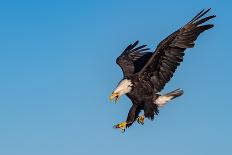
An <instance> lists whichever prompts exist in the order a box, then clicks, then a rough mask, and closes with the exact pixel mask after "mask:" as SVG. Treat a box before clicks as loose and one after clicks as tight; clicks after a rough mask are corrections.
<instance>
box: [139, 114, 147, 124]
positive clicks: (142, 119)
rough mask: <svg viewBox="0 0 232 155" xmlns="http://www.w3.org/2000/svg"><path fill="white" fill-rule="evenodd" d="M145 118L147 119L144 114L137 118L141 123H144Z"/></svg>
mask: <svg viewBox="0 0 232 155" xmlns="http://www.w3.org/2000/svg"><path fill="white" fill-rule="evenodd" d="M144 120H145V116H144V115H142V116H139V117H138V118H137V122H138V123H139V124H141V125H143V124H144Z"/></svg>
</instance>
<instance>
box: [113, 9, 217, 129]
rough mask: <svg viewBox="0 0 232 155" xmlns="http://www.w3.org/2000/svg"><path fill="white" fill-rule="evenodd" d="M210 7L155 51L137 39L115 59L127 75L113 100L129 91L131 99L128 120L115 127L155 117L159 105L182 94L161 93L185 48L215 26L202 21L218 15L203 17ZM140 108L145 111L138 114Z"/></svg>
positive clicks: (120, 83) (125, 126)
mask: <svg viewBox="0 0 232 155" xmlns="http://www.w3.org/2000/svg"><path fill="white" fill-rule="evenodd" d="M209 10H210V9H208V10H206V11H205V10H202V11H200V12H199V13H198V14H197V15H196V16H195V17H194V18H193V19H192V20H191V21H189V22H188V23H187V24H185V25H184V26H183V27H181V28H180V29H178V30H177V31H175V32H174V33H172V34H171V35H169V36H168V37H167V38H165V39H164V40H163V41H161V42H160V43H159V44H158V46H157V48H156V50H155V51H154V52H149V50H150V49H149V48H147V47H146V46H147V45H141V46H138V44H139V41H136V42H135V43H133V44H130V45H129V46H128V47H127V48H126V49H125V50H124V51H123V52H122V54H121V55H120V56H119V57H118V58H117V60H116V63H117V64H118V65H119V66H120V67H121V69H122V71H123V75H124V78H123V79H122V80H121V81H120V82H119V84H118V86H117V88H116V89H115V90H114V91H113V93H112V95H111V96H110V100H114V101H115V102H117V101H118V99H119V97H120V96H122V95H124V94H126V95H127V96H128V97H129V98H130V100H131V101H132V107H131V109H130V111H129V113H128V117H127V119H126V121H124V122H122V123H119V124H117V125H115V126H114V128H119V129H121V130H122V131H125V129H126V128H127V127H129V126H131V125H132V124H133V123H134V122H135V121H136V120H137V121H138V123H140V124H143V123H144V119H145V118H149V119H152V120H153V119H154V116H155V115H158V113H159V107H162V106H164V105H165V104H166V103H167V102H169V101H170V100H172V99H174V98H176V97H178V96H181V95H182V94H183V90H180V89H177V90H174V91H172V92H170V93H167V94H165V95H160V94H159V93H160V91H161V90H162V89H163V88H164V86H165V84H166V83H168V82H169V81H170V79H171V78H172V77H173V74H174V72H175V71H176V69H177V67H178V66H179V65H180V63H181V62H182V61H183V56H184V54H185V53H184V52H185V50H186V49H187V48H193V47H194V45H195V41H196V39H197V37H198V36H199V35H200V34H201V33H202V32H204V31H205V30H208V29H210V28H212V27H213V26H214V25H212V24H205V25H202V24H203V23H205V22H206V21H208V20H210V19H212V18H214V17H216V16H215V15H212V16H208V17H205V18H203V16H204V15H205V14H206V13H207V12H209ZM141 110H143V111H144V115H141V116H139V113H140V111H141Z"/></svg>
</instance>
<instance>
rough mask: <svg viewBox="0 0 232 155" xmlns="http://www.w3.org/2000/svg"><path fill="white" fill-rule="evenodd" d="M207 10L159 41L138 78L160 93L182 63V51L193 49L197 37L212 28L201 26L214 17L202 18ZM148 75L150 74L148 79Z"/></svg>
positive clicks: (208, 25) (209, 25) (210, 26)
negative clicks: (147, 82)
mask: <svg viewBox="0 0 232 155" xmlns="http://www.w3.org/2000/svg"><path fill="white" fill-rule="evenodd" d="M209 10H210V9H208V10H206V11H204V10H202V11H200V12H199V13H198V14H197V15H196V16H195V17H194V18H193V19H192V20H191V21H190V22H188V23H187V24H186V25H185V26H183V27H182V28H180V29H179V30H177V31H175V32H174V33H172V34H171V35H170V36H168V37H167V38H165V39H164V40H163V41H161V42H160V43H159V45H158V46H157V48H156V50H155V52H154V54H153V55H152V56H151V57H150V59H149V61H148V62H147V63H146V64H145V65H144V67H143V68H142V69H141V70H140V71H139V73H138V76H140V78H142V79H149V80H150V81H151V82H152V84H153V87H154V89H155V91H157V92H160V91H161V90H162V89H163V88H164V86H165V84H166V83H167V82H168V81H170V79H171V78H172V77H173V74H174V72H175V70H176V69H177V66H179V65H180V63H181V62H182V61H183V57H184V55H185V53H184V51H185V50H186V49H187V48H192V47H194V45H195V41H196V39H197V38H198V36H199V35H200V34H201V33H202V32H204V31H205V30H208V29H210V28H212V27H213V26H214V25H212V24H207V25H201V24H203V23H205V22H206V21H208V20H210V19H212V18H214V17H216V16H215V15H212V16H208V17H205V18H202V17H203V16H204V15H205V14H206V13H207V12H209ZM148 73H151V74H150V77H149V78H148V77H147V75H149V74H148Z"/></svg>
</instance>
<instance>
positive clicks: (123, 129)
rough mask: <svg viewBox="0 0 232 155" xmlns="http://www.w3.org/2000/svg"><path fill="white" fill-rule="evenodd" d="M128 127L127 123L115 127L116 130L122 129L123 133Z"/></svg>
mask: <svg viewBox="0 0 232 155" xmlns="http://www.w3.org/2000/svg"><path fill="white" fill-rule="evenodd" d="M126 127H127V122H122V123H119V124H117V125H115V126H114V128H115V129H121V130H122V132H125V130H126Z"/></svg>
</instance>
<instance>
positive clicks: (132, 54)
mask: <svg viewBox="0 0 232 155" xmlns="http://www.w3.org/2000/svg"><path fill="white" fill-rule="evenodd" d="M138 43H139V41H136V42H135V43H133V44H130V45H129V46H127V48H126V49H125V50H124V51H123V52H122V54H121V55H120V56H119V57H118V58H117V60H116V63H117V64H118V65H119V66H120V67H121V69H122V71H123V75H124V77H125V78H128V77H130V76H132V75H133V74H134V73H137V72H138V71H140V70H141V69H142V68H143V67H144V65H145V64H146V62H147V61H148V60H149V59H150V58H151V56H152V52H148V50H149V48H146V46H147V45H142V46H138V47H136V46H137V45H138Z"/></svg>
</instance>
